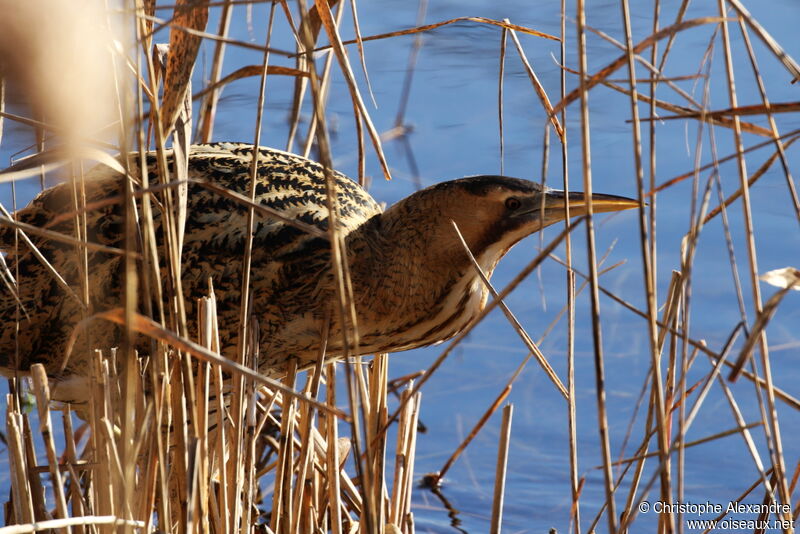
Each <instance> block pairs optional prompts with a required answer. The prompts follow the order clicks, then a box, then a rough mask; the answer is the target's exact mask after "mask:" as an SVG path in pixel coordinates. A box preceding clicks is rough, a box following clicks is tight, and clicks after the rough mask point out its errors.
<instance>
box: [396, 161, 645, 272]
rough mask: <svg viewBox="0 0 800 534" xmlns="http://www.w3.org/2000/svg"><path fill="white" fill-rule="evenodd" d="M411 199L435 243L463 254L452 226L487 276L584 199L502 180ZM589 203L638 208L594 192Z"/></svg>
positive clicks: (470, 181) (443, 187) (455, 185)
mask: <svg viewBox="0 0 800 534" xmlns="http://www.w3.org/2000/svg"><path fill="white" fill-rule="evenodd" d="M416 195H420V196H421V197H425V200H426V202H423V203H424V204H426V205H427V209H429V210H436V211H437V212H438V215H437V219H438V221H437V227H438V228H437V230H436V233H437V234H439V236H438V238H437V239H436V241H437V242H438V243H439V244H442V243H445V242H447V243H448V246H447V247H446V248H447V249H450V252H449V253H455V250H453V248H462V249H463V245H461V243H460V241H459V240H458V238H457V235H456V233H455V230H454V229H453V227H452V224H446V223H447V222H449V221H450V220H451V221H453V222H454V223H455V224H456V225H457V226H458V229H459V231H460V232H461V234H462V235H463V237H464V240H465V241H466V243H467V245H468V246H469V248H470V250H471V251H472V253H473V254H474V255H475V257H476V259H478V262H479V263H480V264H481V266H482V267H483V268H484V269H486V270H488V271H489V272H491V271H492V270H493V269H494V266H495V265H496V263H497V262H498V261H499V260H500V258H502V257H503V256H504V255H505V253H506V252H508V250H509V249H510V248H511V247H512V246H514V245H515V244H516V243H517V242H519V241H520V240H521V239H522V238H524V237H526V236H528V235H530V234H532V233H534V232H537V231H539V230H541V229H542V228H544V227H546V226H549V225H551V224H553V223H556V222H558V221H561V220H563V219H564V204H565V203H566V201H567V199H569V207H570V216H571V217H575V216H579V215H584V214H585V213H586V211H587V198H586V195H584V194H583V193H581V192H570V193H569V194H565V193H564V192H563V191H559V190H554V189H549V188H546V187H544V188H543V187H542V186H541V185H540V184H537V183H535V182H531V181H528V180H521V179H518V178H508V177H505V176H473V177H469V178H462V179H459V180H453V181H449V182H443V183H440V184H437V185H434V186H432V187H430V188H428V189H426V190H423V191H420V192H418V193H417V194H416ZM416 195H412V197H409V200H410V199H411V198H413V197H414V196H416ZM591 198H592V208H593V212H594V213H600V212H610V211H620V210H626V209H631V208H635V207H637V206H638V205H639V204H638V202H637V201H635V200H632V199H630V198H625V197H620V196H614V195H606V194H597V193H595V194H592V197H591ZM420 200H422V199H420ZM447 235H449V239H448V238H447V237H446V236H447Z"/></svg>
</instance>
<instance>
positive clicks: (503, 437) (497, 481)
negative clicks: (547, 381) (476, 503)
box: [490, 404, 514, 534]
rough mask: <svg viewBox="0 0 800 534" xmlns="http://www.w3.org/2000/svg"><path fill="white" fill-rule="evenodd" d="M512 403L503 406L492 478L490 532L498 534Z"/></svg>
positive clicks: (501, 514) (500, 523) (512, 410)
mask: <svg viewBox="0 0 800 534" xmlns="http://www.w3.org/2000/svg"><path fill="white" fill-rule="evenodd" d="M513 413H514V405H513V404H507V405H505V406H504V407H503V422H502V423H501V426H500V443H498V445H497V468H496V470H495V478H494V498H493V499H492V521H491V523H490V524H491V530H490V532H491V533H492V534H500V531H501V525H502V523H503V497H504V494H505V485H506V468H507V465H508V447H509V445H510V441H511V417H512V414H513Z"/></svg>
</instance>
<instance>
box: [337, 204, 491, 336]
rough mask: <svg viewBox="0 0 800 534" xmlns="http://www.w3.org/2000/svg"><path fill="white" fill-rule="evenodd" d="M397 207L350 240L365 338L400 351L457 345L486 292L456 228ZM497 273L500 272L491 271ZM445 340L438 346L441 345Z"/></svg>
mask: <svg viewBox="0 0 800 534" xmlns="http://www.w3.org/2000/svg"><path fill="white" fill-rule="evenodd" d="M440 218H442V216H441V215H439V213H438V212H436V211H433V210H431V211H427V210H426V211H420V210H415V209H410V208H409V207H407V206H402V205H395V206H393V207H392V208H391V209H390V210H389V211H387V212H386V213H384V214H382V215H378V216H375V217H373V218H372V219H370V220H369V221H368V222H367V223H365V224H364V225H362V226H361V227H360V228H358V229H357V230H355V231H354V232H352V233H351V234H350V235H349V236H348V238H347V249H348V258H349V261H350V265H351V278H352V281H353V286H354V287H353V289H354V295H355V298H356V306H357V309H358V315H359V333H360V335H362V341H363V342H364V344H365V345H367V346H368V345H370V341H369V336H370V334H371V333H375V337H376V338H378V337H380V338H381V339H393V340H395V342H396V344H395V345H394V346H392V347H374V348H375V350H386V351H398V350H404V349H407V348H414V347H416V346H422V345H427V344H430V343H432V342H433V341H434V340H441V339H445V338H448V337H450V336H451V335H452V334H454V333H455V332H457V331H458V330H460V329H461V328H463V327H464V326H465V325H466V323H468V322H469V321H470V320H471V319H472V318H474V316H475V315H476V314H477V312H479V311H480V308H481V307H482V305H483V304H484V303H485V292H484V289H483V286H482V283H481V282H480V279H479V278H478V277H477V275H476V273H475V270H474V268H473V266H472V265H471V263H470V260H469V257H468V256H467V254H466V252H465V251H464V250H463V247H462V246H461V244H460V243H459V242H458V240H457V237H456V234H455V231H454V229H453V227H452V225H451V224H450V222H449V221H445V220H439V219H440ZM491 268H493V265H491ZM437 336H438V339H435V338H437Z"/></svg>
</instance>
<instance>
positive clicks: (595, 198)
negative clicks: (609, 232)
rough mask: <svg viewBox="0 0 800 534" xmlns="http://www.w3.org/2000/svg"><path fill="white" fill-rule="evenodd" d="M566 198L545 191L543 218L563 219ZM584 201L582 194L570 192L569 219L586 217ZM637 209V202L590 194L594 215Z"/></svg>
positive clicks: (561, 192)
mask: <svg viewBox="0 0 800 534" xmlns="http://www.w3.org/2000/svg"><path fill="white" fill-rule="evenodd" d="M566 198H567V195H565V194H564V191H556V190H550V191H547V192H546V193H545V197H544V211H545V218H547V219H553V218H557V219H559V220H560V219H563V218H564V204H565V203H566ZM586 201H587V199H586V195H584V194H583V193H582V192H570V193H569V215H570V217H577V216H580V215H586V212H587V205H586V204H587V202H586ZM540 202H541V200H540ZM638 207H639V201H637V200H634V199H632V198H627V197H620V196H617V195H605V194H602V193H593V194H592V211H593V212H594V213H603V212H609V211H622V210H629V209H633V208H638ZM540 209H541V208H540Z"/></svg>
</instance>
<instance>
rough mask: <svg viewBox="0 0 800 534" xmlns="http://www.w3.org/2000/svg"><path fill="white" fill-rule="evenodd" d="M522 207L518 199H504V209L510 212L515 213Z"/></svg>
mask: <svg viewBox="0 0 800 534" xmlns="http://www.w3.org/2000/svg"><path fill="white" fill-rule="evenodd" d="M521 205H522V202H520V200H519V199H518V198H515V197H508V198H507V199H506V208H508V209H509V210H510V211H516V210H518V209H519V207H520V206H521Z"/></svg>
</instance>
